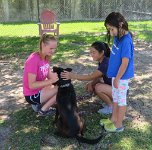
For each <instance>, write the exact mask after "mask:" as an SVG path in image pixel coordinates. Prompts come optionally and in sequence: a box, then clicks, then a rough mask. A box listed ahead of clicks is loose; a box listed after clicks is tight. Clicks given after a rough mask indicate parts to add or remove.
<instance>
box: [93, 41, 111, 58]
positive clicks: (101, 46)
mask: <svg viewBox="0 0 152 150" xmlns="http://www.w3.org/2000/svg"><path fill="white" fill-rule="evenodd" d="M91 47H93V48H95V49H96V50H97V51H98V52H99V53H102V52H103V51H104V56H106V57H110V48H109V46H108V44H107V43H104V42H99V41H96V42H94V43H93V44H92V45H91Z"/></svg>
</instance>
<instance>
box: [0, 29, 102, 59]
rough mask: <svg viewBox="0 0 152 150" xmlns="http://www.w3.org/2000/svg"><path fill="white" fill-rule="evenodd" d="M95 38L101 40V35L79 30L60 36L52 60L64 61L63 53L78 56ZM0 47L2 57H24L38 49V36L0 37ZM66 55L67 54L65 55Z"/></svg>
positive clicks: (0, 56)
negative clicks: (78, 31)
mask: <svg viewBox="0 0 152 150" xmlns="http://www.w3.org/2000/svg"><path fill="white" fill-rule="evenodd" d="M96 40H103V35H100V36H96V35H94V34H93V33H87V32H80V33H72V34H69V35H64V36H61V37H60V38H59V44H58V48H57V52H56V55H55V57H54V60H55V61H57V60H59V59H60V61H65V59H66V55H64V53H69V54H73V55H74V56H75V57H78V56H79V55H80V53H81V51H83V49H84V48H85V46H88V45H89V46H90V45H91V43H93V42H94V41H96ZM0 49H1V51H0V58H2V59H6V58H11V57H18V58H25V57H27V56H28V55H29V54H30V53H31V52H33V51H36V50H38V49H39V37H0ZM67 57H69V56H68V55H67Z"/></svg>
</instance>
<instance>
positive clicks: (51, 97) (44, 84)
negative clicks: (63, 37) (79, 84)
mask: <svg viewBox="0 0 152 150" xmlns="http://www.w3.org/2000/svg"><path fill="white" fill-rule="evenodd" d="M56 47H57V40H56V39H55V37H54V36H51V35H47V34H44V35H43V36H42V37H41V39H40V50H39V51H38V52H34V53H32V54H31V55H30V56H29V57H28V59H27V60H26V62H25V65H24V73H23V94H24V96H25V99H26V101H27V102H28V103H30V104H32V108H33V109H34V110H35V111H36V112H38V113H39V115H42V116H45V115H49V114H52V113H53V112H54V109H53V108H51V106H52V105H53V104H54V103H55V102H56V94H57V87H56V86H54V85H52V84H53V83H55V82H56V81H57V80H58V76H57V74H56V73H53V72H52V71H51V70H50V65H49V58H51V56H52V55H53V54H54V53H55V50H56Z"/></svg>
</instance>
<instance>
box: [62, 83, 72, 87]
mask: <svg viewBox="0 0 152 150" xmlns="http://www.w3.org/2000/svg"><path fill="white" fill-rule="evenodd" d="M69 86H70V83H67V84H64V85H61V86H60V87H61V88H64V87H69Z"/></svg>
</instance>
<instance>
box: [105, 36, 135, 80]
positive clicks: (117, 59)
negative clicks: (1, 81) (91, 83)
mask: <svg viewBox="0 0 152 150" xmlns="http://www.w3.org/2000/svg"><path fill="white" fill-rule="evenodd" d="M124 57H125V58H128V59H129V62H128V66H127V69H126V71H125V73H124V74H123V76H122V77H121V79H130V78H132V77H134V45H133V41H132V37H131V35H130V33H128V34H126V35H124V36H122V37H121V38H120V39H118V38H117V37H115V38H114V43H113V46H112V50H111V54H110V59H109V66H108V71H107V75H108V77H111V78H112V77H116V76H117V73H118V71H119V68H120V65H121V63H122V58H124Z"/></svg>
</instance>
